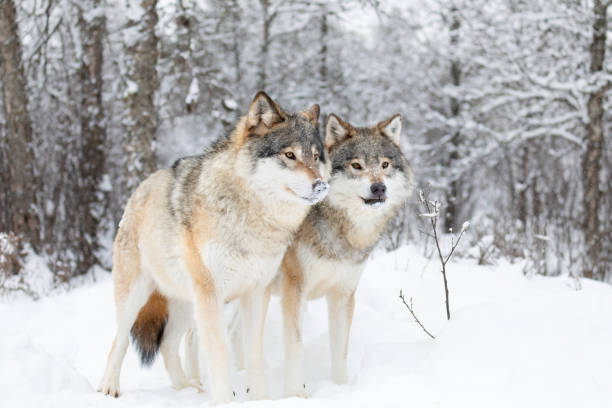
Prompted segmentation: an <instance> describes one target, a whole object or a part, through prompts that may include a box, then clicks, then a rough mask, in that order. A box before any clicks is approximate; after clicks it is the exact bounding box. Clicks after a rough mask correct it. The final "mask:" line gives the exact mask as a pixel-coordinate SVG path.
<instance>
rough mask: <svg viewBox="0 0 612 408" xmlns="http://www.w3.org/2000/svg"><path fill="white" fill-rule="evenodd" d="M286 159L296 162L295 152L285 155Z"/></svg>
mask: <svg viewBox="0 0 612 408" xmlns="http://www.w3.org/2000/svg"><path fill="white" fill-rule="evenodd" d="M285 157H286V158H288V159H289V160H295V154H293V152H287V153H285Z"/></svg>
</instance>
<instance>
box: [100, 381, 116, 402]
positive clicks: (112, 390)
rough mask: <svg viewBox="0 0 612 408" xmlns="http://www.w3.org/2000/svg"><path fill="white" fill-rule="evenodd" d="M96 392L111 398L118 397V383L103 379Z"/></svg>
mask: <svg viewBox="0 0 612 408" xmlns="http://www.w3.org/2000/svg"><path fill="white" fill-rule="evenodd" d="M98 392H101V393H102V394H104V395H110V396H111V397H115V398H117V397H119V381H117V380H116V379H112V378H110V379H109V378H103V379H102V382H100V386H99V387H98Z"/></svg>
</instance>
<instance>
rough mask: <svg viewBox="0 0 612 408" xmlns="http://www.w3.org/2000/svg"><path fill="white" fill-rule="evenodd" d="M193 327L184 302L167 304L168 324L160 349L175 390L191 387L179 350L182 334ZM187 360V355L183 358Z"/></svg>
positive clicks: (189, 313)
mask: <svg viewBox="0 0 612 408" xmlns="http://www.w3.org/2000/svg"><path fill="white" fill-rule="evenodd" d="M192 325H193V318H192V315H191V310H190V309H189V307H188V305H186V304H185V302H182V301H179V300H170V301H169V302H168V323H167V324H166V327H165V329H164V337H163V338H162V341H161V345H160V349H161V352H162V356H163V358H164V365H165V366H166V371H167V372H168V376H169V377H170V381H172V385H173V386H174V388H176V389H179V390H180V389H183V388H186V387H189V386H190V385H192V384H191V383H190V382H189V379H188V378H187V376H186V375H185V372H184V371H183V367H182V366H181V358H180V355H179V349H180V346H181V339H182V338H183V334H185V332H186V331H187V330H189V328H190V327H191V326H192ZM185 357H186V358H189V356H188V355H186V356H185Z"/></svg>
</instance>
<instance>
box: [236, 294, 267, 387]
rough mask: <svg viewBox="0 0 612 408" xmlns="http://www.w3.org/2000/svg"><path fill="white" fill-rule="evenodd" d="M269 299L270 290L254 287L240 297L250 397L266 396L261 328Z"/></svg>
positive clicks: (244, 354)
mask: <svg viewBox="0 0 612 408" xmlns="http://www.w3.org/2000/svg"><path fill="white" fill-rule="evenodd" d="M269 301H270V290H269V289H267V288H256V289H255V290H253V291H251V292H250V293H247V294H246V295H244V296H242V297H241V298H240V306H241V310H240V313H241V320H242V339H243V350H244V353H243V356H244V363H245V365H246V369H247V377H248V387H249V389H248V395H249V398H250V399H266V398H268V386H267V383H266V377H265V373H264V361H263V329H264V323H265V320H266V312H267V310H268V303H269Z"/></svg>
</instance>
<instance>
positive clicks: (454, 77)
mask: <svg viewBox="0 0 612 408" xmlns="http://www.w3.org/2000/svg"><path fill="white" fill-rule="evenodd" d="M450 20H451V21H450V45H451V52H453V53H454V52H456V48H457V46H458V45H459V29H460V28H461V20H459V10H458V9H457V6H456V5H452V6H451V8H450ZM450 78H451V84H452V85H453V87H454V88H455V89H454V92H455V93H456V92H457V89H459V86H460V85H461V62H460V60H459V57H458V56H457V55H453V57H452V58H451V62H450ZM459 103H460V101H459V97H458V96H457V95H452V96H451V98H450V114H451V117H452V118H453V119H455V122H456V120H457V119H459V113H460V112H459V109H460V104H459ZM453 127H454V129H453V130H451V131H452V132H453V136H452V138H451V139H450V141H449V146H450V151H449V153H448V158H447V163H446V166H447V167H448V168H449V169H451V171H452V169H454V168H455V167H456V165H455V162H456V161H457V160H459V142H460V138H461V133H460V131H459V129H458V124H457V123H455V124H454V126H453ZM458 194H459V180H457V175H452V176H451V180H450V185H449V187H448V190H447V192H446V203H447V204H446V209H445V211H444V228H445V229H446V230H447V231H448V230H449V229H451V228H453V229H457V215H458V214H457V213H458V210H459V208H458V205H459V198H458V197H457V196H458Z"/></svg>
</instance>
